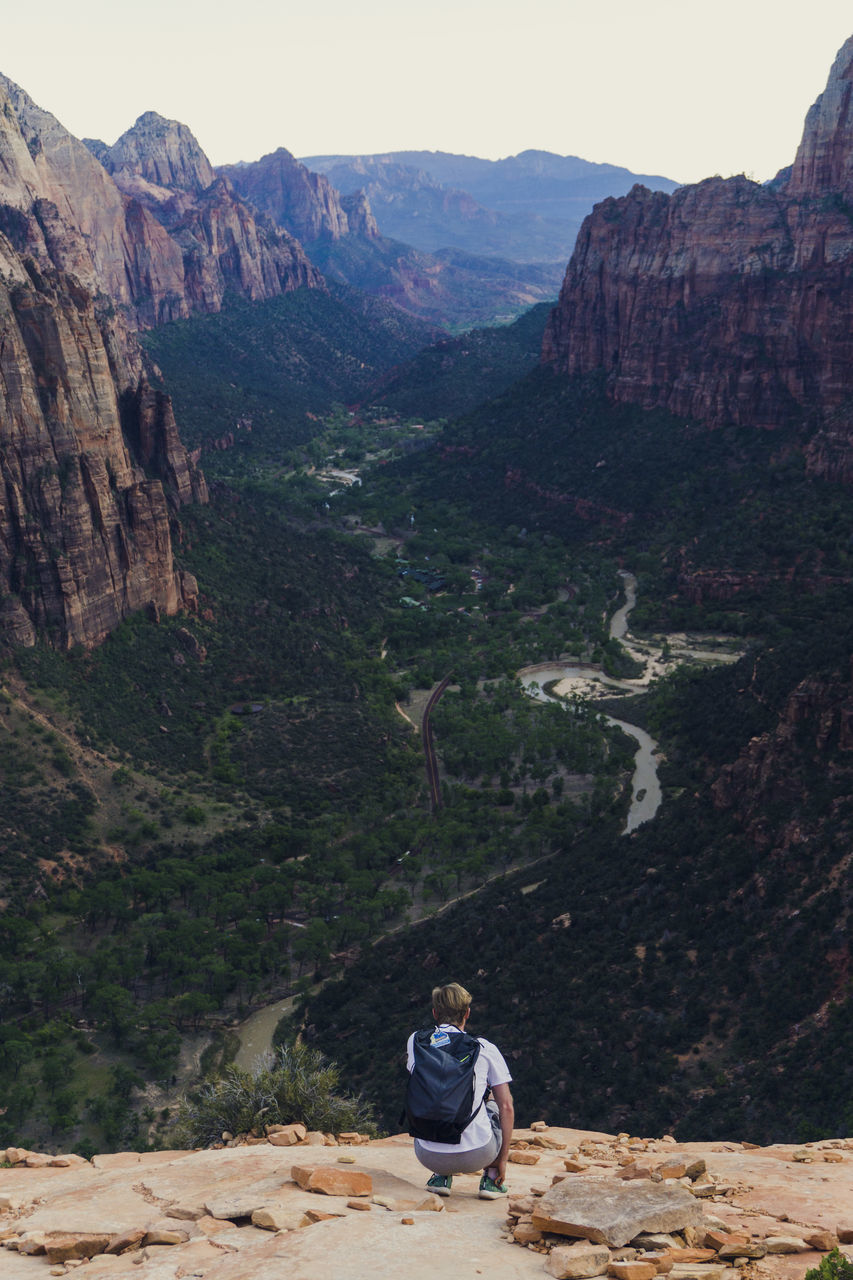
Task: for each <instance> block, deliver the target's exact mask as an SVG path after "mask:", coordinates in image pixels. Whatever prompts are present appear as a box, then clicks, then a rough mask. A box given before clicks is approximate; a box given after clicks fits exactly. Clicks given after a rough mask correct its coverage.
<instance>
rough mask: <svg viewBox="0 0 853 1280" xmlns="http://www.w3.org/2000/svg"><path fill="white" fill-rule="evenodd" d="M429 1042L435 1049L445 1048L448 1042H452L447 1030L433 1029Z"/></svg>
mask: <svg viewBox="0 0 853 1280" xmlns="http://www.w3.org/2000/svg"><path fill="white" fill-rule="evenodd" d="M429 1042H430V1044H431V1045H432V1046H433V1048H434V1049H443V1048H444V1046H445V1045H446V1044H450V1036H449V1035H448V1034H447V1032H446V1031H433V1033H432V1035H431V1036H430V1038H429Z"/></svg>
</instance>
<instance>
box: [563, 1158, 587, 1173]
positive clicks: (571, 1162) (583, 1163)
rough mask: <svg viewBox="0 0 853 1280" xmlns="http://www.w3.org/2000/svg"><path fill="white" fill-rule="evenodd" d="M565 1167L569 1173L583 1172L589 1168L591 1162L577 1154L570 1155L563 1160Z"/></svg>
mask: <svg viewBox="0 0 853 1280" xmlns="http://www.w3.org/2000/svg"><path fill="white" fill-rule="evenodd" d="M563 1168H564V1169H567V1170H568V1172H569V1173H583V1172H584V1171H585V1170H586V1169H588V1168H589V1162H588V1161H587V1160H580V1159H578V1157H577V1156H568V1157H567V1158H566V1159H565V1160H564V1161H563Z"/></svg>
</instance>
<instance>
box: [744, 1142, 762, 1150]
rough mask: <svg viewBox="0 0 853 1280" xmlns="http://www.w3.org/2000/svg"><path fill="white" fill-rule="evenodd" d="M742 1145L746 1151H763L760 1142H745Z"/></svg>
mask: <svg viewBox="0 0 853 1280" xmlns="http://www.w3.org/2000/svg"><path fill="white" fill-rule="evenodd" d="M740 1145H741V1146H742V1147H743V1149H744V1151H760V1150H761V1145H760V1143H758V1142H746V1141H744V1142H742V1143H741V1144H740Z"/></svg>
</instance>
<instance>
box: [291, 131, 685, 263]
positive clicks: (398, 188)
mask: <svg viewBox="0 0 853 1280" xmlns="http://www.w3.org/2000/svg"><path fill="white" fill-rule="evenodd" d="M304 163H305V164H306V165H307V166H308V168H309V169H314V170H317V171H318V172H320V173H324V174H326V175H327V177H328V178H329V179H330V181H331V182H333V183H334V184H335V186H336V187H337V188H338V189H339V190H340V191H342V192H344V193H350V192H353V191H355V190H358V189H363V190H364V191H365V192H366V194H367V197H368V199H369V200H370V204H371V208H372V210H373V213H374V215H375V217H376V221H377V222H378V224H379V227H380V230H381V231H382V232H383V234H384V235H388V236H392V237H393V238H395V239H398V240H405V241H406V242H407V243H409V244H413V245H415V246H416V247H417V248H419V249H423V250H426V251H429V252H433V251H435V250H437V249H444V248H448V247H455V248H460V249H468V250H470V251H472V252H476V253H481V254H482V253H491V254H495V255H497V256H499V257H503V258H510V259H511V260H513V261H515V262H560V263H565V261H566V260H567V258H568V257H569V255H570V254H571V251H572V248H573V246H574V242H575V236H576V235H577V232H578V229H579V227H580V225H581V223H582V222H583V219H584V218H585V216H586V215H587V213H589V211H590V210H591V208H592V206H593V204H595V203H596V202H597V201H599V200H603V199H604V198H605V197H607V196H613V195H624V193H625V192H627V191H629V190H630V189H631V187H632V186H634V184H635V183H637V182H641V183H644V184H645V185H646V186H649V187H651V188H652V189H654V190H660V191H673V190H674V189H675V188H676V186H677V185H678V184H677V183H675V182H672V181H671V180H670V179H668V178H663V177H652V176H649V175H648V174H635V173H631V172H630V170H628V169H622V168H619V167H618V166H616V165H608V164H593V163H591V162H590V161H587V160H581V159H579V158H578V157H577V156H558V155H554V154H553V153H551V152H549V151H523V152H522V153H521V154H520V155H517V156H510V157H509V158H507V159H505V160H482V159H479V158H478V157H476V156H461V155H452V154H449V153H447V152H443V151H394V152H388V153H386V154H384V155H372V156H309V157H306V158H305V159H304Z"/></svg>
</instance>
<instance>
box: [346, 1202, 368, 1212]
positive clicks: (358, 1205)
mask: <svg viewBox="0 0 853 1280" xmlns="http://www.w3.org/2000/svg"><path fill="white" fill-rule="evenodd" d="M347 1208H348V1209H358V1210H360V1212H362V1213H370V1211H371V1206H370V1205H369V1204H368V1203H367V1201H366V1200H347Z"/></svg>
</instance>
